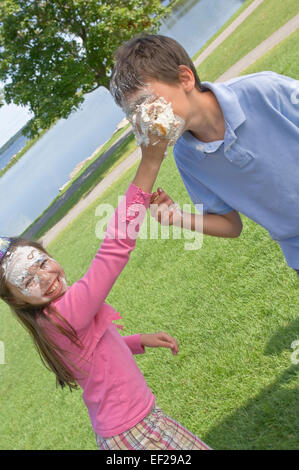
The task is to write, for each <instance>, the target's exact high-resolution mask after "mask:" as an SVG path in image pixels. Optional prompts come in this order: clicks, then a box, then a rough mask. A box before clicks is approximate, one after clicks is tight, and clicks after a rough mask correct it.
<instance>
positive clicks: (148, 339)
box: [140, 332, 179, 355]
mask: <svg viewBox="0 0 299 470" xmlns="http://www.w3.org/2000/svg"><path fill="white" fill-rule="evenodd" d="M140 343H141V345H142V346H148V347H149V348H169V349H171V351H172V354H174V355H176V354H177V353H178V350H179V348H178V343H177V341H176V339H174V338H173V337H172V336H170V335H169V334H167V333H164V332H159V333H152V334H147V335H141V337H140Z"/></svg>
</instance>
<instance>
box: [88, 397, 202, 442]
mask: <svg viewBox="0 0 299 470" xmlns="http://www.w3.org/2000/svg"><path fill="white" fill-rule="evenodd" d="M96 441H97V446H98V448H99V449H100V450H157V449H168V450H211V448H210V447H208V446H207V445H206V444H205V443H204V442H202V441H201V440H200V439H198V437H196V436H194V434H192V433H191V432H190V431H188V430H187V429H185V428H184V427H183V426H181V425H180V424H179V423H177V422H176V421H175V420H174V419H172V418H170V417H169V416H167V415H166V414H164V413H163V411H162V410H161V408H159V407H158V406H157V405H156V404H155V405H154V407H153V408H152V410H151V412H150V413H149V414H148V415H147V416H146V417H145V418H144V419H143V420H142V421H140V422H139V423H138V424H136V425H135V426H133V427H132V428H131V429H129V430H128V431H125V432H123V433H122V434H118V435H117V436H112V437H106V438H104V437H101V436H99V435H98V434H96Z"/></svg>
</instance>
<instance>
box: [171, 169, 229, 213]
mask: <svg viewBox="0 0 299 470" xmlns="http://www.w3.org/2000/svg"><path fill="white" fill-rule="evenodd" d="M178 169H179V172H180V175H181V178H182V180H183V183H184V185H185V187H186V189H187V191H188V194H189V196H190V198H191V199H192V202H193V204H194V205H195V206H196V205H197V204H202V205H203V213H204V214H207V213H209V214H219V215H222V214H227V213H228V212H231V211H233V210H234V209H233V208H232V207H230V206H229V205H228V204H226V203H225V202H224V201H223V200H222V199H220V197H218V196H217V195H216V194H215V193H214V192H213V191H211V190H210V189H208V188H207V187H206V186H205V185H204V184H202V183H201V182H200V181H199V180H198V179H197V178H194V176H192V175H190V174H189V173H188V172H186V171H185V170H183V169H182V168H180V167H179V166H178Z"/></svg>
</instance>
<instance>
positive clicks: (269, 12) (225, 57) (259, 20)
mask: <svg viewBox="0 0 299 470" xmlns="http://www.w3.org/2000/svg"><path fill="white" fill-rule="evenodd" d="M298 11H299V7H298V1H297V0H285V1H284V2H281V1H280V0H266V1H264V2H263V3H262V4H261V5H260V6H259V7H257V8H256V10H254V12H253V13H251V15H249V17H248V18H246V20H244V21H243V23H242V24H241V25H240V26H239V27H238V28H237V29H236V30H235V31H234V32H233V33H232V34H231V35H230V36H229V37H228V38H227V39H226V40H225V41H223V43H222V44H220V45H219V46H218V47H217V49H215V51H213V52H212V53H211V54H210V55H209V57H207V58H206V59H205V60H204V61H203V62H202V63H201V64H200V65H199V67H198V68H197V71H198V73H199V77H200V79H201V80H203V81H204V80H209V81H214V80H216V79H217V78H218V77H219V76H220V75H221V74H222V73H224V72H225V71H226V70H228V69H229V68H230V67H231V66H232V65H234V64H235V63H236V62H237V61H238V60H240V59H241V58H242V57H244V56H245V55H246V54H248V52H250V51H251V50H252V49H254V48H255V47H256V46H258V45H259V44H260V43H261V42H262V41H264V40H265V39H266V38H267V37H269V36H270V35H271V34H272V33H274V32H275V31H276V30H277V29H278V28H280V27H281V26H282V25H283V24H285V23H286V22H287V21H289V20H290V19H291V18H292V17H294V16H295V15H296V14H297V13H298Z"/></svg>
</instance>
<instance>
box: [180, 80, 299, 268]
mask: <svg viewBox="0 0 299 470" xmlns="http://www.w3.org/2000/svg"><path fill="white" fill-rule="evenodd" d="M202 85H203V86H204V87H205V88H207V89H210V90H212V92H213V93H214V94H215V96H216V98H217V100H218V103H219V105H220V107H221V109H222V112H223V115H224V119H225V126H226V130H225V136H224V140H220V141H216V142H208V143H205V142H200V141H199V140H197V139H196V138H195V137H194V136H193V135H192V134H191V133H190V132H189V131H186V132H184V134H183V135H182V136H181V137H180V139H179V140H178V141H177V143H176V145H175V147H174V156H175V161H176V164H177V167H178V169H179V171H180V174H181V177H182V179H183V182H184V184H185V186H186V188H187V191H188V193H189V195H190V197H191V199H192V201H193V203H194V204H203V212H204V213H216V214H225V213H228V212H230V211H232V210H237V211H239V212H241V213H242V214H244V215H246V216H247V217H249V218H250V219H252V220H254V221H255V222H257V223H258V224H260V225H262V226H263V227H264V228H265V229H267V230H268V232H269V234H270V236H271V237H272V238H273V239H274V240H277V241H278V242H279V244H280V246H281V248H282V250H283V252H284V255H285V257H286V260H287V262H288V264H289V265H290V266H291V267H293V268H296V269H299V81H297V80H294V79H292V78H290V77H285V76H283V75H278V74H276V73H274V72H261V73H256V74H251V75H245V76H241V77H238V78H235V79H232V80H229V81H227V82H225V83H210V82H202Z"/></svg>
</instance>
